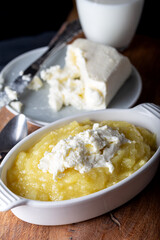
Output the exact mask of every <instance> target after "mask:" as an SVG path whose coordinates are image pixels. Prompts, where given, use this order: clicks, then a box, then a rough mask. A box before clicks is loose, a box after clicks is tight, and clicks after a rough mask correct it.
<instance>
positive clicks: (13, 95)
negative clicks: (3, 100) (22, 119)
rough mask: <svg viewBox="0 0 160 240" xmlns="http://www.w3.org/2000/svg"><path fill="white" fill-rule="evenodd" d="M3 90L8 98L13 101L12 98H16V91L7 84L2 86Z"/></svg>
mask: <svg viewBox="0 0 160 240" xmlns="http://www.w3.org/2000/svg"><path fill="white" fill-rule="evenodd" d="M4 91H5V92H6V94H7V96H8V98H9V99H10V100H11V101H13V100H18V97H17V92H16V91H14V90H12V89H11V88H10V87H9V86H6V87H5V88H4Z"/></svg>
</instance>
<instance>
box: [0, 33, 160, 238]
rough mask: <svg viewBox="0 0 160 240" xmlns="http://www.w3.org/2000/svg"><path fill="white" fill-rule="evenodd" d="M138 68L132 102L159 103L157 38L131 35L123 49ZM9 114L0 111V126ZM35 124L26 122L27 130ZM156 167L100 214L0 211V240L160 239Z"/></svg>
mask: <svg viewBox="0 0 160 240" xmlns="http://www.w3.org/2000/svg"><path fill="white" fill-rule="evenodd" d="M124 54H125V55H126V56H128V57H129V58H130V60H131V62H132V64H133V65H134V66H135V67H136V68H137V70H138V71H139V73H140V75H141V77H142V81H143V90H142V94H141V96H140V98H139V100H138V102H137V103H136V104H139V103H143V102H153V103H156V104H159V105H160V82H159V81H160V72H159V67H160V41H159V40H157V39H151V38H149V37H145V36H135V38H134V40H133V42H132V44H131V45H130V47H129V48H128V49H127V50H126V51H124ZM12 116H13V115H12V114H11V113H10V112H8V110H6V109H5V108H3V109H1V111H0V119H1V121H0V129H1V128H2V127H3V126H4V125H5V124H6V122H7V121H8V120H9V119H10V118H11V117H12ZM34 130H36V127H35V126H33V125H31V124H29V131H30V132H32V131H34ZM159 183H160V169H159V170H158V172H157V174H156V176H155V177H154V179H153V180H152V182H151V183H150V184H149V185H148V186H147V187H146V188H145V190H143V191H142V192H141V193H140V194H138V196H136V197H135V198H134V199H132V200H131V201H129V202H128V203H126V204H124V205H123V206H121V207H119V208H117V209H115V210H114V211H112V212H110V213H106V214H104V215H103V216H100V217H97V218H94V219H91V220H88V221H85V222H81V223H76V224H70V225H65V226H37V225H32V224H29V223H25V222H23V221H21V220H19V219H17V218H16V217H15V216H14V215H13V214H12V212H11V211H8V212H4V213H0V240H10V239H16V240H22V239H23V240H25V239H32V240H35V239H38V240H40V239H43V240H51V239H54V240H100V239H101V240H102V239H103V240H105V239H106V240H112V239H114V240H115V239H117V240H120V239H123V240H158V239H160V187H159Z"/></svg>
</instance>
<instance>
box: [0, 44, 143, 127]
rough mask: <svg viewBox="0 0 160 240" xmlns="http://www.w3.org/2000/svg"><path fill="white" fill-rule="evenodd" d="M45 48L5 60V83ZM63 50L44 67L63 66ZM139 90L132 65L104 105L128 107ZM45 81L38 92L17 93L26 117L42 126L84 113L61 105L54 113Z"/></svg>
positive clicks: (139, 85)
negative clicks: (126, 76) (118, 88)
mask: <svg viewBox="0 0 160 240" xmlns="http://www.w3.org/2000/svg"><path fill="white" fill-rule="evenodd" d="M45 50H46V47H43V48H38V49H35V50H32V51H29V52H27V53H25V54H22V55H20V56H19V57H17V58H15V59H14V60H12V61H11V62H10V63H8V64H7V65H6V66H5V67H4V69H3V70H2V72H1V74H2V77H3V78H4V79H5V84H8V83H9V82H11V81H13V80H14V79H15V78H16V76H18V74H19V72H20V71H22V70H24V69H25V68H26V67H27V66H28V65H29V64H30V63H31V62H33V61H34V60H35V59H37V58H38V57H39V56H40V55H41V54H42V53H43V52H44V51H45ZM65 53H66V48H64V49H62V50H61V51H59V52H58V53H57V54H56V55H54V56H51V57H50V59H49V60H47V62H46V66H50V65H57V64H59V65H61V66H63V65H64V57H65ZM141 90H142V81H141V77H140V75H139V73H138V72H137V70H136V69H135V67H133V71H132V74H131V76H130V77H129V78H128V80H127V81H126V82H125V84H124V85H123V86H122V87H121V88H120V90H119V91H118V93H117V94H116V96H115V97H114V99H113V100H112V101H111V103H110V104H109V106H108V108H129V107H131V106H133V104H134V103H135V102H136V101H137V99H138V98H139V96H140V93H141ZM47 95H48V84H45V85H44V87H43V88H42V89H40V90H39V91H37V92H35V91H31V90H26V91H25V93H24V94H22V95H21V97H20V100H21V102H22V103H23V105H24V108H23V113H24V114H25V115H26V117H27V118H28V119H29V120H30V121H32V122H33V123H34V124H36V125H41V126H42V125H46V124H48V123H51V122H53V121H55V120H58V119H61V118H63V117H67V116H71V115H72V114H76V113H81V112H84V111H82V110H77V109H75V108H73V107H64V108H63V109H62V110H60V111H59V112H54V111H53V110H52V109H51V108H50V106H49V104H48V98H47ZM7 108H8V110H9V111H11V112H12V113H14V114H17V112H16V111H14V109H13V108H11V107H10V106H7Z"/></svg>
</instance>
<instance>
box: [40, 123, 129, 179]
mask: <svg viewBox="0 0 160 240" xmlns="http://www.w3.org/2000/svg"><path fill="white" fill-rule="evenodd" d="M128 141H129V140H127V139H126V138H125V136H124V134H121V133H119V132H118V130H113V129H112V128H110V127H108V126H107V125H105V126H100V125H99V124H98V123H95V124H94V125H93V128H92V129H89V130H86V131H83V132H80V133H79V134H77V135H75V136H69V137H68V138H66V139H63V140H60V141H59V142H58V143H57V144H56V145H55V146H54V147H53V149H52V151H51V152H46V153H45V154H44V157H43V158H42V159H40V162H39V165H38V168H39V169H41V170H42V171H43V172H49V173H51V174H53V179H54V180H55V179H56V178H57V176H59V174H60V173H63V172H64V171H65V170H66V169H67V168H73V169H75V170H77V171H79V172H80V173H85V172H89V171H90V170H91V169H92V168H97V167H107V168H108V169H109V172H110V173H112V172H113V170H114V166H113V164H112V162H111V159H112V157H113V156H114V155H115V153H116V152H117V151H118V150H119V148H120V146H121V145H122V144H124V143H126V142H128Z"/></svg>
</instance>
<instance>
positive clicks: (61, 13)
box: [0, 0, 160, 40]
mask: <svg viewBox="0 0 160 240" xmlns="http://www.w3.org/2000/svg"><path fill="white" fill-rule="evenodd" d="M158 5H159V0H145V5H144V10H143V14H142V17H141V21H140V24H139V27H138V30H137V32H138V33H140V34H146V35H149V36H153V37H159V33H160V30H159V29H160V28H159V23H160V14H159V7H158ZM72 8H73V0H67V1H49V0H45V1H44V2H39V1H38V3H37V5H36V3H35V2H34V4H33V1H32V2H30V1H16V0H15V1H10V2H8V1H4V0H2V1H1V7H0V26H1V30H0V40H4V39H10V38H15V37H21V36H31V35H37V34H41V33H44V32H46V31H57V30H58V29H59V27H60V25H61V24H62V23H63V22H64V21H65V19H66V18H67V16H68V14H69V13H70V12H71V10H72Z"/></svg>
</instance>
